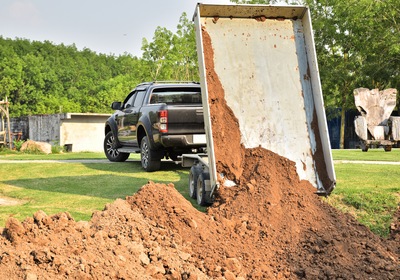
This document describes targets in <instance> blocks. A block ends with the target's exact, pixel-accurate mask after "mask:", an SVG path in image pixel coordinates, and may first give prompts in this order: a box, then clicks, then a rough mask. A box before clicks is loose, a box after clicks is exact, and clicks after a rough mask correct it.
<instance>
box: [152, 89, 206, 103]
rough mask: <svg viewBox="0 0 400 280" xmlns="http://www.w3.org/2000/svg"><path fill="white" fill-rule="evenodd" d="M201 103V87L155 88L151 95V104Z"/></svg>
mask: <svg viewBox="0 0 400 280" xmlns="http://www.w3.org/2000/svg"><path fill="white" fill-rule="evenodd" d="M157 103H166V104H174V105H180V104H201V94H200V89H197V88H176V89H174V88H169V89H166V88H163V89H155V90H154V91H153V92H152V94H151V97H150V104H157Z"/></svg>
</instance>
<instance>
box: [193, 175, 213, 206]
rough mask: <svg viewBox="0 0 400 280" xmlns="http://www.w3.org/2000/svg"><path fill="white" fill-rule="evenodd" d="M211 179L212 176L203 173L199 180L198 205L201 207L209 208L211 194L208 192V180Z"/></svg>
mask: <svg viewBox="0 0 400 280" xmlns="http://www.w3.org/2000/svg"><path fill="white" fill-rule="evenodd" d="M209 179H210V174H208V173H201V174H200V175H199V177H198V178H197V186H196V188H197V197H196V200H197V204H198V205H200V206H207V205H208V199H207V196H209V192H207V191H206V182H205V181H206V180H209Z"/></svg>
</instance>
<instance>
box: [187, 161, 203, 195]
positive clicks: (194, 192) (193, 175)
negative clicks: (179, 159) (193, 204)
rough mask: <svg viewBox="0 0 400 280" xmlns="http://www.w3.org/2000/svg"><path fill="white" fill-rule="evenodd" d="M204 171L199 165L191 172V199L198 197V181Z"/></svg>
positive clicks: (193, 167) (192, 168) (191, 169)
mask: <svg viewBox="0 0 400 280" xmlns="http://www.w3.org/2000/svg"><path fill="white" fill-rule="evenodd" d="M202 171H203V169H202V168H201V167H200V166H198V165H193V166H192V167H191V168H190V172H189V196H190V197H191V198H196V197H197V179H198V178H199V175H200V174H201V172H202Z"/></svg>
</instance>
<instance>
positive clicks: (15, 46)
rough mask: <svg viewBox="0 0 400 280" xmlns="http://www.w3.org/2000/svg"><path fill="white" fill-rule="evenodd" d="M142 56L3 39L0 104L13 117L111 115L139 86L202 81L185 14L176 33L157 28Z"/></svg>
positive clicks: (194, 46)
mask: <svg viewBox="0 0 400 280" xmlns="http://www.w3.org/2000/svg"><path fill="white" fill-rule="evenodd" d="M142 49H143V57H142V58H138V57H136V56H135V57H134V56H131V55H129V54H124V55H121V56H112V55H104V54H97V53H96V52H93V51H91V50H90V49H87V48H85V49H83V50H81V51H79V50H78V49H77V48H76V47H75V45H70V46H65V45H63V44H61V45H55V44H53V43H51V42H49V41H44V42H38V41H29V40H27V39H15V40H11V39H5V38H3V37H1V36H0V100H1V99H4V98H5V97H7V98H8V100H9V101H10V103H11V106H10V114H11V116H13V117H17V116H26V115H34V114H52V113H61V112H76V113H80V112H82V113H107V112H108V113H109V112H112V110H111V108H110V104H111V103H112V102H113V101H115V100H123V99H124V98H125V96H126V94H127V93H128V92H129V91H130V90H131V89H132V88H134V87H135V86H136V85H137V84H138V83H140V82H144V81H153V80H196V81H197V80H198V68H197V55H196V45H195V38H194V29H193V23H191V22H189V20H188V19H187V17H186V14H183V15H182V16H181V18H180V20H179V24H178V26H177V32H176V34H174V33H173V32H172V31H169V30H167V29H166V28H161V27H158V28H157V29H156V31H155V33H154V37H153V41H151V42H148V41H147V40H146V39H144V40H143V46H142Z"/></svg>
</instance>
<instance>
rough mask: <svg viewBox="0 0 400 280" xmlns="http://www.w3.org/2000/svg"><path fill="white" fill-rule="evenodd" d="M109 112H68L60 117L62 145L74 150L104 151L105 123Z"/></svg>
mask: <svg viewBox="0 0 400 280" xmlns="http://www.w3.org/2000/svg"><path fill="white" fill-rule="evenodd" d="M109 116H110V115H108V114H78V113H68V114H64V116H63V117H62V118H61V119H60V145H61V146H64V145H68V147H71V146H70V145H72V152H84V151H91V152H101V151H103V140H104V124H105V122H106V120H107V119H108V117H109Z"/></svg>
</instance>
